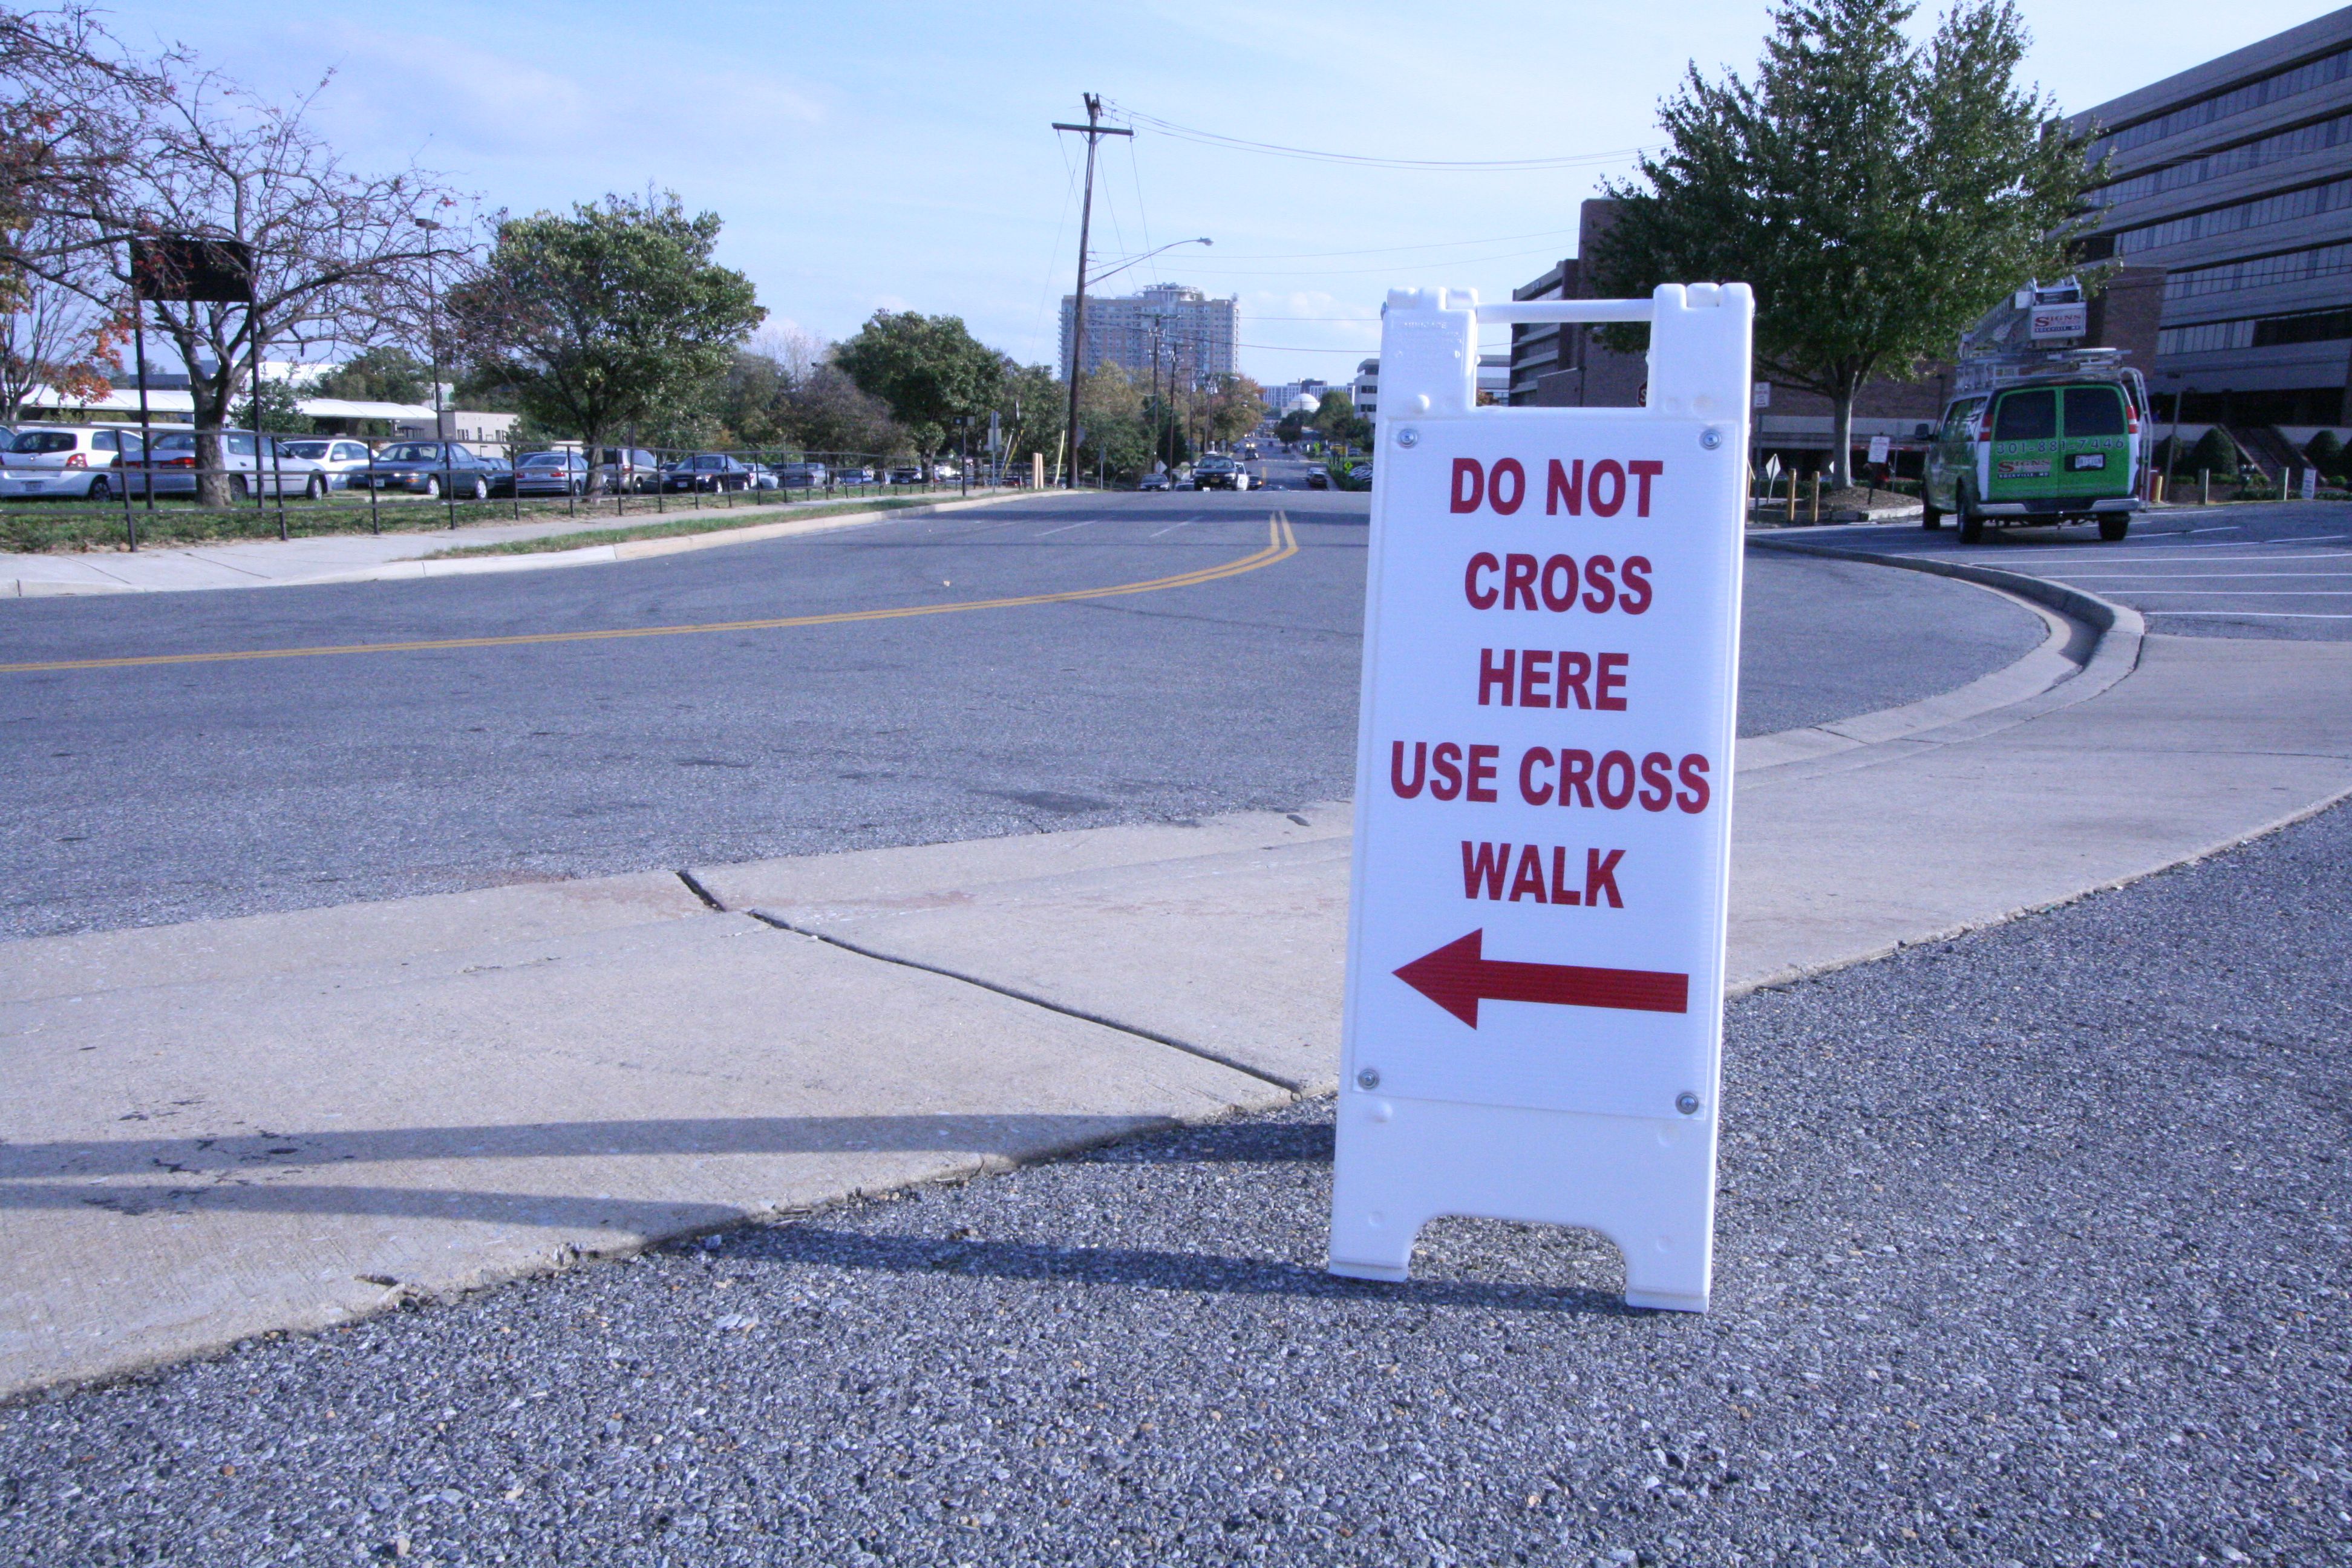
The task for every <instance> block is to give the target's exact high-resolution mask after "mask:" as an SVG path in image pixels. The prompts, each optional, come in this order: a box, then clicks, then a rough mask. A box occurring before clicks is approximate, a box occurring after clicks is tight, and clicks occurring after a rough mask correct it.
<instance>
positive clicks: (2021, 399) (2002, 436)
mask: <svg viewBox="0 0 2352 1568" xmlns="http://www.w3.org/2000/svg"><path fill="white" fill-rule="evenodd" d="M2057 434H2058V394H2057V392H2056V391H2055V390H2054V389H2053V388H2050V387H2036V388H2035V389H2034V390H2032V391H2031V392H2012V393H2010V394H2008V395H2005V396H2003V397H2002V398H2001V400H2000V413H1998V414H1996V415H1994V416H1993V425H1992V438H1993V439H1994V440H1996V441H2041V440H2046V439H2047V438H2049V437H2053V436H2055V435H2057Z"/></svg>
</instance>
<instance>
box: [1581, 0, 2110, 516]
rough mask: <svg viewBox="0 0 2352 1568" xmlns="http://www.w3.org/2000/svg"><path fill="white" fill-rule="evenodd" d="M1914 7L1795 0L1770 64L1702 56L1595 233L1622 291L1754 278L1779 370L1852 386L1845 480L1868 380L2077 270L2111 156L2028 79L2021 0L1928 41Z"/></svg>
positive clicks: (1916, 367)
mask: <svg viewBox="0 0 2352 1568" xmlns="http://www.w3.org/2000/svg"><path fill="white" fill-rule="evenodd" d="M1914 9H1915V7H1914V6H1912V5H1910V4H1908V3H1907V0H1790V3H1787V4H1783V5H1781V6H1780V8H1779V9H1778V10H1776V11H1775V12H1774V13H1773V16H1772V31H1771V33H1770V35H1769V37H1767V38H1766V40H1765V43H1764V53H1763V57H1762V58H1761V59H1760V60H1759V64H1758V67H1757V73H1756V79H1755V80H1754V81H1753V82H1748V81H1746V80H1743V79H1741V78H1740V77H1739V76H1738V74H1737V73H1731V74H1727V76H1726V77H1725V79H1723V80H1722V81H1720V82H1714V81H1709V80H1707V79H1706V78H1705V77H1703V76H1701V75H1700V74H1699V70H1698V68H1697V67H1696V65H1694V66H1692V67H1691V68H1690V69H1689V74H1688V75H1687V77H1686V78H1685V80H1684V82H1683V85H1682V88H1681V89H1680V90H1679V91H1678V92H1676V94H1675V96H1674V97H1672V98H1670V99H1668V100H1666V101H1665V102H1664V104H1662V105H1661V106H1660V110H1659V120H1660V123H1661V126H1662V128H1663V129H1664V132H1665V133H1666V139H1667V147H1666V149H1665V151H1664V153H1661V154H1659V155H1657V156H1654V157H1647V156H1645V157H1644V158H1643V159H1642V161H1641V164H1640V167H1639V170H1638V173H1637V176H1636V178H1635V179H1633V180H1632V181H1628V182H1622V183H1612V184H1609V185H1607V186H1606V187H1605V188H1606V189H1607V191H1608V193H1609V194H1610V195H1612V196H1614V197H1616V198H1617V199H1618V201H1619V202H1620V203H1621V204H1622V205H1621V206H1620V208H1619V210H1618V216H1617V220H1616V222H1615V223H1614V224H1613V225H1612V226H1611V227H1610V228H1609V230H1608V231H1607V232H1606V233H1605V234H1604V235H1602V236H1601V237H1600V239H1599V240H1598V242H1597V243H1596V245H1595V247H1594V249H1595V262H1596V270H1597V273H1598V276H1599V280H1600V282H1601V288H1602V289H1604V290H1605V291H1607V292H1611V293H1619V294H1646V293H1648V292H1649V291H1650V290H1651V289H1653V288H1654V287H1655V286H1656V285H1657V284H1660V283H1672V282H1687V281H1697V280H1701V279H1726V280H1736V281H1740V282H1745V283H1748V284H1749V285H1750V286H1751V287H1753V288H1754V289H1755V290H1756V304H1757V317H1756V353H1757V359H1758V360H1759V363H1760V364H1761V366H1762V368H1763V369H1765V370H1766V371H1768V372H1769V374H1771V376H1772V378H1773V379H1776V380H1780V381H1785V382H1788V383H1790V384H1795V385H1798V386H1803V387H1807V388H1810V389H1811V390H1812V391H1815V392H1819V393H1821V394H1822V395H1825V396H1827V397H1828V398H1830V399H1831V400H1832V402H1833V403H1834V404H1835V405H1836V409H1837V416H1836V432H1835V438H1834V439H1833V441H1832V445H1831V453H1832V455H1831V462H1832V468H1833V473H1834V476H1835V479H1836V482H1837V483H1838V484H1840V485H1844V484H1847V483H1849V482H1851V474H1850V472H1849V469H1850V467H1851V458H1852V447H1853V396H1854V393H1855V391H1856V390H1857V389H1859V388H1860V387H1861V385H1862V384H1863V383H1864V382H1865V381H1867V380H1869V379H1870V378H1871V377H1872V376H1874V375H1887V376H1895V377H1906V376H1911V375H1916V374H1919V372H1920V370H1921V369H1922V367H1923V362H1924V361H1925V360H1926V359H1927V357H1928V356H1930V355H1935V354H1946V353H1949V352H1950V350H1951V345H1952V344H1953V343H1954V342H1957V341H1958V336H1959V333H1960V331H1962V330H1963V329H1964V328H1966V327H1967V326H1968V325H1969V324H1970V323H1971V322H1972V321H1975V320H1976V318H1977V317H1979V316H1980V315H1981V314H1983V313H1984V311H1985V310H1988V309H1990V307H1991V306H1992V305H1993V304H1994V303H1995V302H1996V301H1997V300H1999V299H2000V296H2001V295H2002V294H2004V293H2006V292H2008V291H2009V290H2011V289H2015V288H2016V287H2017V286H2018V285H2019V284H2021V283H2022V282H2023V281H2025V280H2026V279H2028V278H2032V277H2051V276H2055V275H2057V274H2059V273H2062V272H2063V271H2065V270H2066V266H2067V262H2066V249H2065V242H2066V237H2067V236H2068V234H2069V232H2070V231H2071V229H2072V227H2073V226H2074V220H2075V214H2076V207H2077V203H2078V199H2079V198H2080V196H2081V195H2082V193H2083V191H2084V187H2085V186H2086V185H2088V184H2090V183H2091V182H2092V180H2093V179H2094V178H2095V177H2096V176H2097V175H2098V174H2099V173H2100V171H2099V170H2095V169H2093V168H2092V167H2091V166H2090V165H2089V164H2087V163H2085V162H2084V155H2083V153H2084V149H2083V147H2082V145H2081V144H2080V143H2079V142H2074V141H2071V140H2069V139H2068V138H2067V137H2066V136H2065V134H2064V133H2063V131H2062V130H2061V129H2060V127H2059V125H2058V122H2057V121H2056V118H2055V116H2056V110H2055V107H2054V105H2053V103H2052V102H2051V101H2050V100H2046V99H2043V98H2042V97H2040V96H2039V95H2038V92H2037V91H2036V89H2019V88H2018V87H2017V86H2016V85H2015V80H2016V74H2017V68H2018V65H2019V63H2020V61H2021V59H2022V58H2023V57H2024V54H2025V49H2026V45H2027V42H2028V40H2027V37H2026V33H2025V27H2024V25H2023V23H2022V22H2021V20H2020V18H2019V16H2018V12H2017V8H2016V6H2015V5H2014V4H2013V3H2012V0H1959V3H1958V4H1956V5H1954V6H1953V8H1952V9H1951V11H1949V12H1948V13H1947V14H1946V15H1945V16H1944V17H1943V19H1942V21H1941V22H1940V24H1939V25H1938V26H1937V29H1936V32H1935V35H1934V37H1931V38H1929V39H1928V40H1927V42H1925V43H1923V44H1916V45H1915V44H1913V43H1911V42H1910V41H1909V40H1908V39H1907V38H1906V36H1905V34H1904V31H1903V26H1904V24H1905V23H1906V21H1908V20H1909V18H1910V16H1911V15H1912V13H1913V10H1914ZM1638 331H1639V329H1635V332H1636V333H1637V334H1638Z"/></svg>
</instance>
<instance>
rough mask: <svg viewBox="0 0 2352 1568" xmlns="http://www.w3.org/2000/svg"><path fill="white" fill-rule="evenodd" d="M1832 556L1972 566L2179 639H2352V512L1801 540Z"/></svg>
mask: <svg viewBox="0 0 2352 1568" xmlns="http://www.w3.org/2000/svg"><path fill="white" fill-rule="evenodd" d="M1800 537H1804V538H1805V539H1806V542H1809V543H1814V544H1819V545H1822V546H1827V547H1832V548H1839V547H1843V548H1846V549H1856V550H1870V551H1874V552H1883V553H1888V554H1906V555H1933V556H1938V557H1941V558H1944V559H1947V560H1954V561H1973V562H1977V563H1980V564H1982V565H1987V566H1998V567H2000V568H2002V569H2003V570H2004V571H2010V572H2024V573H2030V574H2033V575H2035V576H2040V577H2047V578H2051V579H2053V580H2054V581H2057V582H2062V583H2070V584H2074V585H2075V586H2077V587H2079V588H2082V589H2083V590H2084V591H2085V592H2086V593H2093V594H2096V595H2100V596H2101V597H2102V598H2108V599H2117V600H2121V601H2122V602H2123V603H2125V604H2127V605H2131V606H2132V607H2133V608H2134V609H2136V610H2137V611H2139V612H2140V613H2141V614H2142V615H2144V616H2147V623H2148V629H2149V630H2151V631H2158V632H2166V633H2169V634H2171V635H2173V636H2176V637H2275V638H2282V639H2293V640H2302V641H2327V642H2342V641H2344V640H2346V639H2347V638H2352V509H2347V507H2346V506H2345V505H2344V504H2343V503H2342V502H2340V501H2277V502H2271V503H2263V504H2249V505H2245V506H2236V505H2231V506H2226V507H2221V506H2217V507H2210V508H2206V507H2199V508H2174V509H2170V510H2164V511H2157V512H2147V513H2143V514H2141V516H2140V517H2139V518H2138V519H2137V520H2136V521H2134V522H2133V524H2132V529H2131V532H2130V534H2129V536H2128V537H2126V538H2125V539H2123V540H2121V541H2119V542H2116V543H2113V544H2106V543H2102V542H2100V541H2099V538H2098V536H2097V534H2096V533H2095V531H2092V530H2091V529H2090V528H2088V527H2070V528H2064V529H2057V528H2018V529H1993V530H1989V531H1987V532H1986V535H1985V538H1984V540H1983V542H1981V543H1979V544H1974V545H1964V544H1961V543H1959V542H1958V541H1957V540H1956V539H1955V538H1954V537H1953V535H1952V531H1951V530H1950V529H1948V528H1947V529H1945V530H1943V531H1940V532H1936V533H1930V532H1928V531H1926V530H1925V529H1922V528H1920V527H1919V526H1917V525H1916V523H1915V524H1893V525H1886V526H1881V527H1874V528H1842V529H1839V530H1837V531H1835V532H1834V533H1831V532H1829V531H1826V530H1824V531H1821V532H1820V533H1818V534H1813V535H1806V536H1800Z"/></svg>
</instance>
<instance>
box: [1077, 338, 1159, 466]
mask: <svg viewBox="0 0 2352 1568" xmlns="http://www.w3.org/2000/svg"><path fill="white" fill-rule="evenodd" d="M1143 402H1144V399H1143V391H1142V389H1141V388H1140V387H1139V386H1137V385H1136V384H1135V382H1134V381H1133V379H1132V378H1130V377H1129V375H1128V374H1127V372H1125V371H1124V370H1121V369H1120V368H1119V367H1118V365H1117V364H1115V363H1112V362H1111V361H1109V360H1105V361H1104V362H1103V363H1101V364H1100V365H1099V366H1097V368H1096V370H1095V372H1094V374H1091V375H1089V376H1087V378H1086V380H1085V381H1083V382H1082V383H1080V384H1079V386H1078V427H1079V430H1080V432H1081V436H1082V439H1081V440H1080V441H1079V443H1078V452H1077V471H1078V472H1079V473H1081V474H1089V473H1094V472H1097V470H1099V469H1105V468H1107V469H1108V470H1109V471H1110V472H1111V473H1113V474H1118V475H1127V474H1139V473H1142V472H1143V471H1145V470H1146V469H1148V468H1150V467H1151V431H1150V426H1148V425H1147V424H1146V423H1145V421H1144V417H1143Z"/></svg>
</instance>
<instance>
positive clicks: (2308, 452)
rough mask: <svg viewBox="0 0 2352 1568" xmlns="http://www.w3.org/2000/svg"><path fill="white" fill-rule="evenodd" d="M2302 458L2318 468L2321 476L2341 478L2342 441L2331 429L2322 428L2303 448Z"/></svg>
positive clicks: (2342, 468) (2342, 466)
mask: <svg viewBox="0 0 2352 1568" xmlns="http://www.w3.org/2000/svg"><path fill="white" fill-rule="evenodd" d="M2303 460H2304V461H2305V462H2306V463H2309V464H2310V465H2311V466H2312V467H2313V468H2316V469H2317V470H2319V473H2320V475H2321V477H2322V478H2324V479H2341V478H2342V477H2343V475H2344V460H2345V448H2344V443H2343V442H2342V441H2340V440H2338V439H2337V438H2336V432H2335V431H2333V430H2322V431H2321V432H2320V433H2319V434H2318V435H2316V436H2314V437H2312V438H2311V440H2310V442H2309V443H2308V444H2307V445H2305V447H2304V448H2303Z"/></svg>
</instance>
